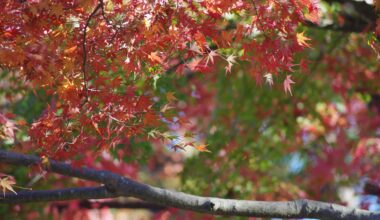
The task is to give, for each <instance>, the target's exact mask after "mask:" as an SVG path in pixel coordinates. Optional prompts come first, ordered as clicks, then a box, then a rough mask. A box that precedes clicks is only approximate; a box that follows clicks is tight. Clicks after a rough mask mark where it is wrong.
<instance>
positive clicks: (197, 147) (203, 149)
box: [194, 144, 211, 153]
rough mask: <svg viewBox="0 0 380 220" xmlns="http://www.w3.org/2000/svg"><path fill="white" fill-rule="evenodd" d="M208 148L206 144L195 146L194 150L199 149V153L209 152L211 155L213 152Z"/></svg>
mask: <svg viewBox="0 0 380 220" xmlns="http://www.w3.org/2000/svg"><path fill="white" fill-rule="evenodd" d="M206 147H207V145H206V144H200V145H196V146H194V148H195V149H197V150H198V151H199V152H208V153H211V151H209V150H208V149H207V148H206Z"/></svg>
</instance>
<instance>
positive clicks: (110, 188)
mask: <svg viewBox="0 0 380 220" xmlns="http://www.w3.org/2000/svg"><path fill="white" fill-rule="evenodd" d="M0 162H1V163H8V164H13V165H18V166H29V165H34V164H38V163H40V159H39V158H38V157H36V156H28V155H23V154H18V153H13V152H9V151H4V150H0ZM48 170H49V171H51V172H55V173H59V174H62V175H67V176H71V177H77V178H81V179H86V180H90V181H95V182H99V183H103V184H105V186H104V187H102V188H101V189H102V190H103V194H102V195H104V196H105V195H106V194H107V193H109V195H112V196H113V197H115V196H131V197H135V198H138V199H141V200H144V201H146V202H151V203H155V204H158V205H162V206H171V207H176V208H179V209H184V210H191V211H196V212H202V213H208V214H212V215H231V216H232V215H233V216H251V217H269V218H320V219H362V220H366V219H380V212H370V211H366V210H360V209H353V208H348V207H345V206H341V205H337V204H332V203H324V202H318V201H312V200H304V199H302V200H295V201H288V202H267V201H247V200H232V199H220V198H213V197H201V196H194V195H190V194H186V193H182V192H176V191H171V190H166V189H162V188H157V187H153V186H149V185H146V184H143V183H139V182H136V181H134V180H132V179H129V178H127V177H122V176H119V175H117V174H114V173H112V172H109V171H100V170H94V169H90V168H74V167H72V166H70V165H69V164H66V163H62V162H57V161H53V160H50V167H48ZM93 189H94V188H92V189H83V188H82V189H81V190H82V192H83V190H84V191H86V190H88V191H92V190H93ZM69 190H70V189H69ZM50 192H51V191H50ZM69 192H70V191H69ZM28 193H33V191H32V192H24V194H20V193H19V194H18V195H13V197H12V198H13V200H14V201H15V202H17V201H16V200H17V196H20V197H21V196H22V195H23V196H24V197H27V196H26V194H28ZM39 193H40V194H41V193H44V194H46V191H39ZM34 195H36V194H34ZM82 195H84V194H82ZM85 195H88V194H85ZM97 195H98V198H99V195H100V194H97ZM7 196H8V194H7ZM59 198H67V199H74V195H73V194H70V193H68V195H66V196H65V197H59ZM86 198H88V197H86ZM52 199H53V198H52ZM22 201H23V200H22V199H20V200H19V202H22ZM24 201H26V200H24ZM44 201H53V200H49V198H48V196H45V200H44ZM0 203H10V201H9V200H0Z"/></svg>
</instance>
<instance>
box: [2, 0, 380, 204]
mask: <svg viewBox="0 0 380 220" xmlns="http://www.w3.org/2000/svg"><path fill="white" fill-rule="evenodd" d="M326 2H327V1H326ZM377 2H378V1H375V3H376V6H378V3H377ZM320 7H321V3H320V2H319V1H313V0H290V1H281V0H269V1H262V0H252V1H243V0H239V1H233V0H218V1H213V0H202V1H193V0H173V1H172V0H168V1H148V0H68V1H63V0H17V1H13V0H12V1H11V0H4V1H0V8H1V14H0V71H2V75H1V78H2V81H4V85H1V86H2V90H4V92H1V100H0V102H1V103H0V104H1V105H2V107H1V110H0V125H1V129H0V130H1V131H0V137H1V138H2V140H3V143H4V146H5V147H4V148H5V149H9V150H13V151H19V152H24V153H33V154H37V155H39V156H40V157H41V158H50V159H56V160H62V161H70V162H71V163H73V164H74V165H76V166H82V165H87V166H93V167H97V168H101V169H108V170H112V171H115V172H119V173H122V174H125V175H127V174H128V175H129V176H132V177H134V178H138V176H139V175H138V172H141V170H140V168H141V167H142V166H144V167H145V166H146V167H148V168H147V169H148V170H149V172H153V173H154V172H162V173H161V176H163V177H164V176H177V175H178V174H179V173H182V181H183V188H184V189H186V190H188V191H191V192H197V193H207V194H212V195H219V196H229V197H232V198H240V197H241V196H245V195H249V196H247V197H248V198H254V199H279V198H280V199H290V198H299V197H301V198H315V199H321V198H328V199H331V200H336V201H337V200H338V199H337V194H336V193H332V194H331V192H336V189H337V188H338V186H341V185H350V184H357V183H358V182H359V181H360V178H361V177H362V176H366V177H368V178H370V179H371V180H373V181H375V182H377V181H380V180H379V178H380V176H378V174H377V172H376V165H377V162H378V161H377V159H376V156H374V155H377V154H378V153H379V150H380V141H379V137H378V132H377V131H378V129H379V126H380V107H379V106H380V101H379V100H380V99H379V86H380V85H379V82H380V80H379V76H380V75H379V65H378V59H377V56H378V55H377V54H378V53H379V51H380V50H379V49H378V48H379V46H378V39H377V38H378V37H377V36H379V31H378V30H380V29H379V28H376V29H374V30H372V29H370V28H367V29H364V28H363V30H365V31H363V33H361V34H352V35H350V34H346V35H341V33H337V32H331V31H327V30H323V29H318V28H315V29H313V27H318V26H321V25H323V21H324V19H331V20H333V22H337V23H340V24H347V22H346V23H345V21H344V17H342V16H341V15H339V13H338V12H335V11H333V9H331V10H327V9H326V10H324V11H323V13H327V14H322V11H321V9H320ZM324 7H327V6H326V5H325V6H324ZM331 8H332V7H331ZM326 11H327V12H326ZM374 22H375V21H374ZM310 27H311V28H310ZM341 41H343V42H341ZM2 84H3V83H2ZM376 97H377V98H376ZM376 132H377V133H376ZM136 146H137V147H136ZM193 150H194V151H193ZM188 152H199V153H200V155H199V156H197V155H198V154H197V153H195V154H194V155H192V157H190V158H188V159H187V160H186V162H184V161H185V159H184V157H183V155H184V154H187V153H188ZM297 158H298V159H297ZM294 160H296V161H294ZM48 161H49V159H45V162H42V163H41V166H48V163H49V162H48ZM115 161H118V162H115ZM168 164H169V165H168ZM183 164H185V165H183ZM159 166H163V167H164V168H163V171H162V170H161V171H157V170H156V169H158V168H157V167H159ZM4 167H5V166H4ZM199 167H201V168H199ZM281 167H290V168H288V170H287V171H283V170H282V169H281ZM30 169H31V170H28V172H27V173H29V174H30V175H31V176H32V175H34V174H35V173H38V172H40V169H39V168H37V167H34V168H30ZM4 170H5V171H4V173H6V172H9V175H7V174H1V173H0V174H1V175H4V178H3V177H0V178H2V181H1V182H0V188H2V189H3V190H4V191H5V190H10V191H13V188H12V185H14V184H15V182H14V179H11V178H12V177H11V175H12V176H13V175H14V174H12V171H11V169H9V168H8V167H5V168H4ZM1 172H3V171H1ZM284 172H285V173H286V174H284ZM208 174H211V175H208ZM301 174H308V175H307V177H305V176H302V175H301ZM16 175H20V174H16ZM51 178H53V177H51ZM54 178H55V179H56V178H59V177H54ZM54 178H53V179H54ZM213 179H216V180H217V181H216V182H215V183H216V184H217V185H221V186H215V185H208V183H209V182H210V181H213ZM16 180H17V178H16ZM291 180H293V181H291ZM24 181H25V182H27V181H26V180H24ZM50 181H54V180H50ZM22 182H23V180H20V184H18V185H20V186H22V185H23V184H22ZM46 182H49V180H46ZM63 183H64V184H70V183H71V182H70V181H68V180H64V182H63ZM63 183H62V184H63ZM81 184H83V185H86V184H87V183H81Z"/></svg>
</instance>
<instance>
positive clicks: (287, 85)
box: [284, 75, 295, 95]
mask: <svg viewBox="0 0 380 220" xmlns="http://www.w3.org/2000/svg"><path fill="white" fill-rule="evenodd" d="M291 77H292V76H291V75H287V76H286V79H285V80H284V90H285V92H286V93H288V92H289V93H290V95H293V94H292V87H291V84H294V83H295V82H294V81H293V80H292V79H291Z"/></svg>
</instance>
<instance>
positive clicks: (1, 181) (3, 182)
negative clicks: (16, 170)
mask: <svg viewBox="0 0 380 220" xmlns="http://www.w3.org/2000/svg"><path fill="white" fill-rule="evenodd" d="M14 184H16V181H14V179H12V178H11V177H10V176H6V177H2V178H0V186H1V187H2V188H3V195H4V197H5V191H6V190H9V191H12V192H13V193H14V194H16V195H17V193H16V191H14V189H13V187H12V185H14Z"/></svg>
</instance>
